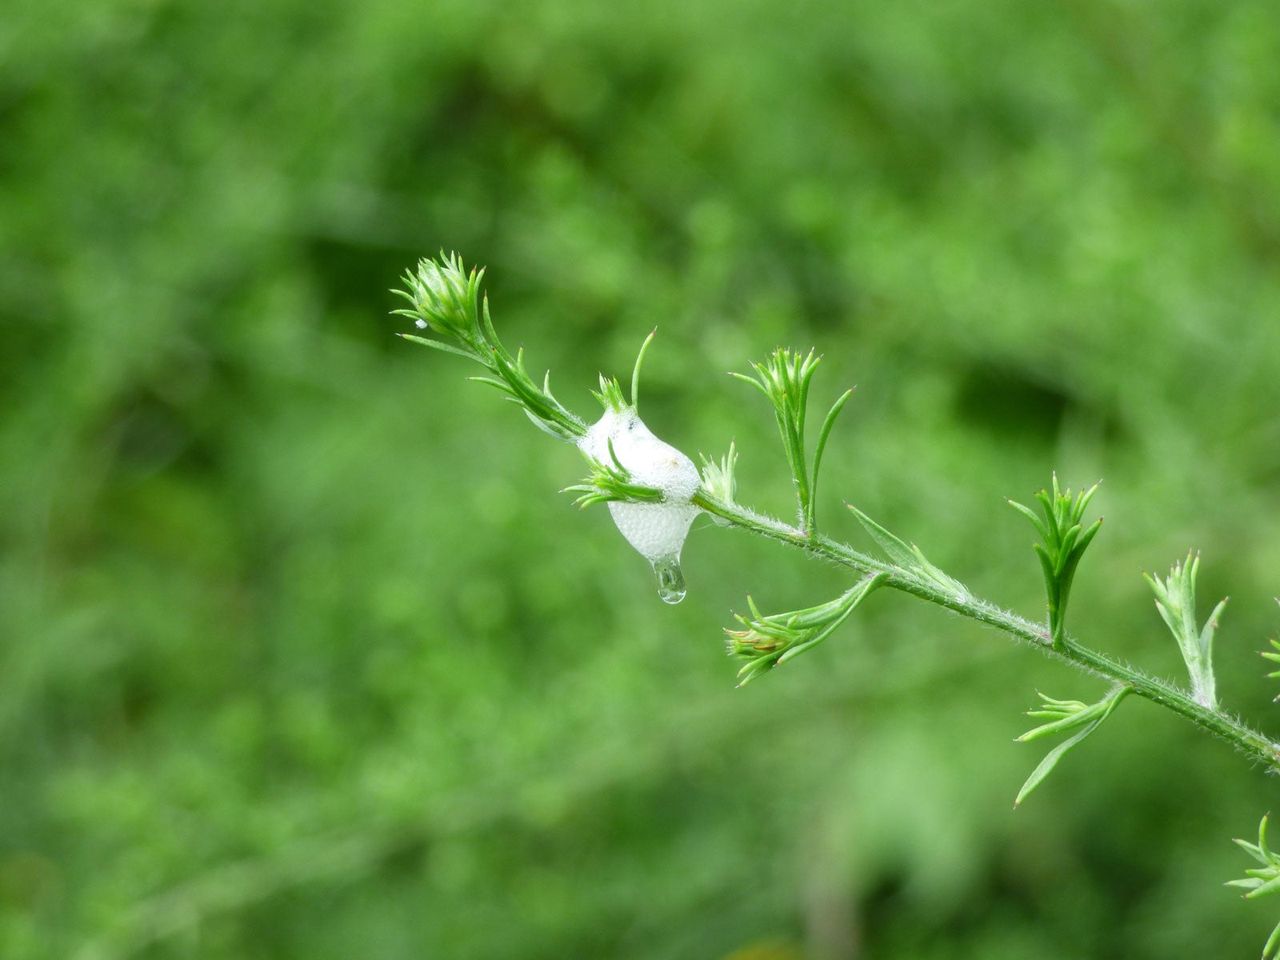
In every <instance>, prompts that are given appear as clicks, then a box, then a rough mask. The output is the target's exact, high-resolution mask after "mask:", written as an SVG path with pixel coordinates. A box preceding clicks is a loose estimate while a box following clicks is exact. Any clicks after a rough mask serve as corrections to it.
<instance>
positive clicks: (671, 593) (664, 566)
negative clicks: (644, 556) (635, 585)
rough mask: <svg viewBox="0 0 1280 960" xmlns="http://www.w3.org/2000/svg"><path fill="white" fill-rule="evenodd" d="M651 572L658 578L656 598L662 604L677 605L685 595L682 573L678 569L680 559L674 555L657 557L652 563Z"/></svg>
mask: <svg viewBox="0 0 1280 960" xmlns="http://www.w3.org/2000/svg"><path fill="white" fill-rule="evenodd" d="M652 563H653V572H654V573H655V574H657V577H658V596H659V597H661V598H662V602H663V603H679V602H680V601H681V600H683V599H684V595H685V593H686V590H685V585H684V572H683V571H682V570H681V569H680V558H679V557H678V556H675V555H674V554H669V555H667V556H665V557H658V558H657V559H656V560H653V561H652Z"/></svg>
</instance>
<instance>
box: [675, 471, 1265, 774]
mask: <svg viewBox="0 0 1280 960" xmlns="http://www.w3.org/2000/svg"><path fill="white" fill-rule="evenodd" d="M693 502H694V504H696V505H697V506H699V507H701V508H702V509H703V510H705V511H707V513H710V514H711V515H713V516H715V517H719V518H720V519H721V520H723V521H724V522H725V523H726V524H727V525H729V526H734V527H739V528H741V529H743V530H747V531H749V532H751V533H754V534H756V535H758V536H763V537H767V538H769V539H771V540H777V541H779V542H781V543H785V544H788V545H790V546H793V547H799V548H800V549H802V550H805V551H807V552H809V553H812V554H815V555H817V556H820V557H823V558H824V559H827V560H831V561H834V562H835V563H838V564H841V565H842V566H845V567H849V568H850V569H852V570H856V571H857V572H859V573H861V574H866V575H876V574H878V575H881V576H882V579H881V581H880V582H881V584H882V585H883V586H886V587H890V588H892V589H894V590H899V591H901V592H903V593H909V594H911V595H912V596H914V597H918V598H919V599H921V600H926V601H928V602H929V603H934V604H937V605H938V606H941V607H946V608H947V609H948V610H953V611H955V612H956V613H958V614H960V615H961V616H963V617H967V618H969V619H970V620H976V621H978V622H979V623H984V624H986V625H987V626H990V627H994V628H995V629H997V630H1000V631H1001V632H1003V633H1006V634H1008V635H1010V636H1012V637H1014V638H1016V639H1018V640H1023V641H1026V642H1027V643H1030V644H1032V645H1034V646H1036V647H1038V648H1040V649H1041V650H1043V651H1044V652H1045V653H1047V654H1049V655H1050V656H1054V657H1057V658H1058V659H1060V660H1064V661H1066V662H1067V663H1070V664H1072V665H1073V666H1075V667H1077V668H1079V669H1082V670H1085V671H1087V672H1089V673H1093V674H1096V675H1098V676H1100V677H1104V678H1106V679H1108V680H1113V681H1115V682H1116V683H1121V684H1124V685H1125V686H1127V687H1129V688H1130V689H1131V690H1132V691H1133V692H1134V693H1135V694H1137V695H1138V696H1140V697H1143V698H1144V699H1146V700H1150V701H1151V702H1152V703H1156V704H1159V705H1160V706H1162V707H1165V708H1167V709H1169V710H1172V711H1173V712H1174V713H1176V714H1178V715H1180V716H1182V717H1184V718H1186V719H1187V720H1190V721H1191V722H1192V723H1194V724H1195V725H1196V726H1198V727H1200V728H1201V729H1202V730H1205V731H1207V732H1209V733H1211V734H1213V735H1215V736H1217V737H1220V738H1222V739H1223V740H1226V741H1227V742H1228V743H1230V744H1231V745H1232V746H1233V747H1235V748H1236V750H1238V751H1239V752H1240V753H1242V754H1244V755H1245V756H1246V757H1249V758H1250V759H1251V760H1253V761H1254V762H1255V763H1258V764H1260V765H1261V766H1262V767H1263V768H1265V769H1266V770H1267V771H1268V772H1270V773H1280V744H1277V743H1275V742H1274V741H1272V740H1271V739H1270V738H1269V737H1267V736H1265V735H1264V734H1262V733H1260V732H1259V731H1257V730H1254V729H1253V728H1251V727H1248V726H1246V725H1245V724H1243V723H1241V722H1240V721H1239V720H1236V719H1235V718H1233V717H1231V716H1229V715H1227V714H1226V713H1223V712H1222V711H1220V710H1216V709H1210V708H1208V707H1205V706H1202V705H1201V704H1199V703H1197V702H1196V701H1195V700H1194V699H1193V698H1192V697H1191V696H1189V695H1188V694H1187V693H1185V692H1183V691H1181V690H1179V689H1178V688H1177V687H1175V686H1173V685H1172V684H1170V683H1167V682H1166V681H1164V680H1160V679H1157V678H1156V677H1153V676H1150V675H1149V674H1146V673H1143V672H1142V671H1140V670H1136V669H1134V668H1133V667H1130V666H1127V665H1126V664H1123V663H1121V662H1120V661H1118V660H1113V659H1112V658H1110V657H1108V656H1106V655H1105V654H1102V653H1098V652H1097V651H1095V650H1092V649H1090V648H1089V647H1086V646H1084V645H1083V644H1081V643H1080V642H1079V641H1078V640H1076V639H1074V638H1072V637H1070V636H1064V637H1063V638H1062V640H1061V642H1060V643H1059V644H1058V645H1057V646H1055V645H1054V643H1053V637H1052V635H1051V634H1050V632H1049V631H1048V630H1047V629H1045V627H1043V626H1042V625H1040V624H1036V623H1032V622H1031V621H1030V620H1027V619H1025V618H1023V617H1019V616H1017V615H1016V614H1013V613H1009V612H1008V611H1006V610H1002V609H1000V608H999V607H997V606H995V605H994V604H991V603H987V602H986V601H984V600H979V599H977V598H975V597H972V596H969V595H968V594H964V593H957V592H948V591H946V590H943V589H940V588H939V587H937V586H935V585H934V584H932V583H929V582H926V581H924V580H922V579H921V578H919V577H917V576H915V575H913V574H912V573H911V572H910V571H907V570H904V569H903V568H901V567H898V566H896V565H894V564H891V563H886V562H884V561H882V560H877V559H876V558H874V557H870V556H868V555H866V554H864V553H861V552H859V551H857V550H855V549H853V548H852V547H850V546H848V545H847V544H844V543H840V542H839V541H837V540H833V539H831V538H830V537H827V536H824V535H822V534H817V533H813V534H806V533H805V532H804V531H802V530H800V529H798V528H797V527H793V526H790V525H788V524H785V523H782V522H781V521H778V520H775V519H773V518H771V517H764V516H761V515H759V514H757V513H754V512H753V511H750V510H747V509H745V508H743V507H739V506H737V505H735V504H727V503H723V502H721V501H719V500H717V499H715V498H714V497H712V496H710V495H709V494H708V493H706V492H705V491H700V492H699V493H698V494H697V495H696V496H695V497H694V499H693Z"/></svg>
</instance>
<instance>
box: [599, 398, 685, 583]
mask: <svg viewBox="0 0 1280 960" xmlns="http://www.w3.org/2000/svg"><path fill="white" fill-rule="evenodd" d="M610 441H613V452H614V454H616V455H617V458H618V462H619V463H621V464H622V466H623V467H625V468H626V469H627V472H628V473H630V474H631V479H632V480H634V481H635V482H636V483H638V484H641V485H643V486H646V487H654V488H656V489H658V490H661V491H662V494H663V501H662V502H661V503H620V502H617V501H611V502H610V503H609V505H608V506H609V513H610V514H611V515H612V516H613V522H614V523H615V524H616V525H617V527H618V530H619V532H620V533H621V534H622V535H623V536H624V537H626V539H627V542H628V543H629V544H631V546H633V547H635V548H636V550H638V551H639V552H640V554H641V555H642V556H644V557H645V558H646V559H647V560H648V561H649V562H650V563H655V564H656V563H658V562H659V561H673V562H676V563H678V561H679V559H680V549H681V548H682V547H683V546H684V540H685V537H686V536H688V534H689V525H690V524H692V523H693V518H694V517H696V516H697V515H698V512H699V511H698V508H697V507H695V506H694V505H693V504H692V503H690V500H691V499H692V498H693V495H694V494H695V493H696V492H697V490H698V486H699V483H700V482H701V481H700V478H699V476H698V468H697V467H695V466H694V465H693V461H692V460H690V459H689V458H688V457H686V456H685V455H684V454H683V453H681V452H680V451H679V450H677V449H676V448H675V447H673V446H671V444H669V443H664V442H663V441H662V440H659V439H658V438H657V437H655V436H654V435H653V432H652V431H651V430H650V429H649V428H648V427H646V426H645V425H644V421H643V420H641V419H640V417H639V416H638V415H637V414H636V412H635V410H634V409H633V408H631V407H626V408H623V409H622V410H608V411H606V412H605V415H604V416H603V417H601V418H600V419H599V420H597V421H596V422H595V423H594V424H592V425H591V427H590V428H589V429H588V430H587V433H586V435H585V436H584V437H583V438H582V439H581V440H579V441H578V448H579V449H580V450H582V452H583V453H585V454H586V455H587V456H589V457H591V458H592V459H594V460H597V461H599V462H600V463H605V464H608V463H612V456H611V455H610V453H609V442H610ZM655 569H657V568H656V567H655Z"/></svg>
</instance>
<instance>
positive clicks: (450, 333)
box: [391, 251, 587, 441]
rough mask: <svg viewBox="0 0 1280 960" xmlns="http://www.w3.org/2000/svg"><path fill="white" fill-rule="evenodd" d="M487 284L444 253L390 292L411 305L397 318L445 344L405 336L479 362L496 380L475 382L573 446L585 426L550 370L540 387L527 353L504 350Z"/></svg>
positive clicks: (487, 378)
mask: <svg viewBox="0 0 1280 960" xmlns="http://www.w3.org/2000/svg"><path fill="white" fill-rule="evenodd" d="M483 279H484V270H483V269H476V268H472V269H471V270H470V271H468V270H467V269H466V267H465V265H464V264H463V262H462V258H461V257H459V256H458V255H457V254H456V253H450V254H445V253H444V252H443V251H441V253H440V256H439V257H438V258H436V259H434V260H433V259H430V258H425V257H424V258H423V259H422V260H420V261H418V266H417V268H416V270H410V271H406V273H405V275H404V277H403V278H402V280H403V282H404V289H402V290H400V289H397V290H392V291H391V292H392V293H394V294H396V295H397V296H399V297H402V298H403V299H405V300H407V301H408V303H409V306H408V307H403V308H400V309H398V310H393V311H392V313H394V314H397V315H399V316H403V317H407V318H409V319H411V320H413V322H414V325H415V326H416V327H417V328H418V329H419V330H424V331H430V332H432V333H435V334H437V335H438V337H439V338H442V339H436V338H431V337H424V336H418V335H416V334H411V333H402V334H400V336H401V337H403V338H404V339H406V340H409V341H412V342H413V343H417V344H420V345H421V346H424V347H431V348H432V349H434V350H442V351H444V352H445V353H452V354H454V355H456V356H460V357H465V358H466V359H468V360H473V361H475V362H476V363H479V364H480V365H481V366H483V367H484V368H485V369H487V370H488V371H489V373H490V374H491V375H490V376H482V377H472V378H471V379H473V380H476V381H478V382H480V383H485V384H488V385H489V386H492V387H495V388H497V389H498V390H499V391H500V392H501V393H503V394H504V395H505V396H506V398H507V399H508V400H510V401H511V402H513V403H516V404H518V405H519V406H521V407H523V408H524V411H525V413H526V414H528V416H529V419H531V420H532V421H533V422H534V423H535V424H537V425H538V426H539V427H540V428H542V429H543V430H545V431H546V432H548V433H550V434H551V435H552V436H555V437H558V438H560V439H561V440H569V441H573V440H575V439H577V438H578V437H581V436H582V435H583V434H584V433H586V429H587V428H586V424H584V423H583V422H582V420H581V419H579V418H578V417H577V416H575V415H574V414H572V413H570V412H569V411H568V410H567V409H566V408H565V407H564V405H563V404H561V403H560V401H559V400H557V399H556V398H555V396H554V394H552V392H551V373H550V371H548V372H547V373H546V374H545V375H544V376H543V378H542V383H541V385H539V384H538V383H536V382H535V381H534V380H533V379H532V378H531V377H530V376H529V373H528V371H527V370H526V369H525V365H524V349H523V348H520V349H518V350H517V351H516V354H515V356H514V357H513V356H512V355H511V354H510V353H509V352H508V351H507V349H506V348H505V347H504V346H503V345H502V341H501V340H500V339H499V338H498V332H497V331H496V330H495V329H494V326H493V321H492V319H491V318H490V316H489V299H488V297H487V296H485V295H484V294H482V293H481V282H482V281H483Z"/></svg>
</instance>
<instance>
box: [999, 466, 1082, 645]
mask: <svg viewBox="0 0 1280 960" xmlns="http://www.w3.org/2000/svg"><path fill="white" fill-rule="evenodd" d="M1097 490H1098V485H1097V484H1096V483H1095V484H1094V485H1093V486H1092V487H1090V488H1089V489H1088V490H1085V491H1084V492H1082V493H1079V494H1077V495H1075V496H1072V494H1071V491H1070V490H1066V491H1064V490H1063V489H1062V488H1061V487H1060V486H1059V485H1058V475H1057V474H1056V473H1055V474H1054V475H1053V484H1052V492H1051V491H1049V490H1041V491H1040V492H1039V493H1037V494H1036V495H1035V499H1036V502H1037V503H1038V504H1039V505H1040V509H1041V512H1042V513H1043V514H1044V516H1043V517H1041V516H1038V515H1037V514H1036V512H1035V511H1034V510H1032V509H1031V508H1030V507H1027V506H1024V505H1023V504H1021V503H1018V502H1017V501H1014V500H1010V501H1009V505H1010V506H1011V507H1013V508H1014V509H1015V510H1017V511H1018V512H1019V513H1021V514H1023V515H1024V516H1025V517H1026V518H1027V519H1028V520H1030V521H1031V525H1032V526H1033V527H1035V528H1036V532H1037V533H1038V534H1040V542H1039V543H1036V544H1034V546H1033V548H1034V550H1035V552H1036V557H1037V558H1038V559H1039V560H1040V570H1041V573H1043V574H1044V589H1045V594H1046V596H1047V598H1048V603H1049V634H1050V636H1051V637H1052V639H1053V643H1054V646H1057V647H1061V646H1062V644H1063V643H1064V642H1065V639H1066V615H1067V601H1068V599H1069V598H1070V596H1071V583H1072V581H1073V580H1074V579H1075V575H1076V568H1077V567H1079V565H1080V558H1081V557H1083V556H1084V552H1085V550H1087V549H1088V547H1089V544H1090V543H1092V542H1093V538H1094V537H1095V536H1097V534H1098V531H1099V530H1100V529H1101V528H1102V518H1101V517H1099V518H1098V519H1097V520H1095V521H1094V522H1093V523H1091V524H1090V525H1089V526H1088V527H1086V526H1084V512H1085V510H1086V509H1087V508H1088V506H1089V501H1090V500H1092V499H1093V495H1094V494H1095V493H1096V492H1097Z"/></svg>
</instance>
